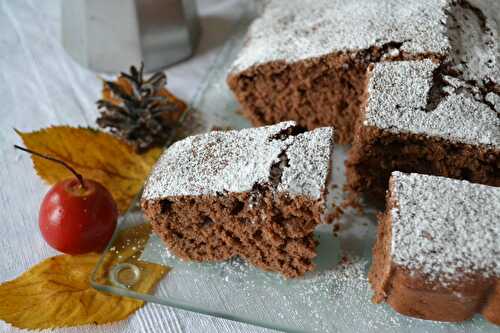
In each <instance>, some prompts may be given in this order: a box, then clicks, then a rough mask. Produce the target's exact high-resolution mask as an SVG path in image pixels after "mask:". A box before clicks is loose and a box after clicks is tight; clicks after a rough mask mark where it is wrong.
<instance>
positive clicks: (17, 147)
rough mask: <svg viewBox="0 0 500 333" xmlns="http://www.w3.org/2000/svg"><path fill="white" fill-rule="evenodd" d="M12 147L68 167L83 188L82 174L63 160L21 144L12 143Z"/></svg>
mask: <svg viewBox="0 0 500 333" xmlns="http://www.w3.org/2000/svg"><path fill="white" fill-rule="evenodd" d="M14 148H16V149H19V150H22V151H25V152H27V153H30V154H32V155H35V156H38V157H41V158H44V159H46V160H49V161H52V162H55V163H59V164H61V165H63V166H64V167H65V168H66V169H68V170H69V171H71V173H72V174H73V175H75V177H76V178H77V179H78V181H79V182H80V185H81V186H82V188H83V189H84V188H85V183H84V182H83V177H82V175H80V174H79V173H78V172H76V170H75V169H73V168H72V167H71V166H70V165H69V164H68V163H66V162H64V161H61V160H59V159H57V158H55V157H51V156H47V155H44V154H41V153H38V152H36V151H33V150H31V149H28V148H24V147H21V146H18V145H14Z"/></svg>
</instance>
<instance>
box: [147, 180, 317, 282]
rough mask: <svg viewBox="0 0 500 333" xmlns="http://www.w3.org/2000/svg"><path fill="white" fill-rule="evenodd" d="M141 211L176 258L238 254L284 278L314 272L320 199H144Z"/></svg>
mask: <svg viewBox="0 0 500 333" xmlns="http://www.w3.org/2000/svg"><path fill="white" fill-rule="evenodd" d="M143 208H144V211H145V212H146V215H147V216H148V218H149V219H150V221H151V223H152V226H153V229H154V230H155V232H156V233H157V234H158V235H160V237H161V238H162V239H163V240H164V241H165V243H166V244H167V246H168V248H169V249H170V250H171V251H172V252H173V253H174V254H175V255H177V256H178V257H180V258H183V259H190V260H196V261H207V260H208V261H219V260H226V259H229V258H231V257H234V256H241V257H243V258H245V259H246V260H248V261H249V262H251V263H252V264H253V265H255V266H258V267H260V268H262V269H264V270H269V271H277V272H280V273H282V274H283V275H285V276H286V277H296V276H300V275H303V274H304V273H305V272H307V271H310V270H312V269H313V268H314V264H313V263H312V259H313V258H314V257H315V256H316V251H315V247H316V244H317V242H316V241H315V240H314V238H313V231H314V227H315V226H316V225H317V224H318V223H319V222H320V215H321V211H322V204H321V201H320V200H311V199H309V198H306V197H300V196H299V197H294V198H291V197H289V196H288V195H286V194H284V193H283V194H277V193H275V192H271V191H268V190H267V189H255V190H254V191H252V192H250V193H229V194H224V195H220V196H210V195H203V196H179V197H171V198H169V199H168V200H167V199H164V200H148V201H145V202H143Z"/></svg>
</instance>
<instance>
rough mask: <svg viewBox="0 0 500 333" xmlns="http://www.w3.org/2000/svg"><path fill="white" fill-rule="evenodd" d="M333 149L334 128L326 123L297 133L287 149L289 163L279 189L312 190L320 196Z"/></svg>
mask: <svg viewBox="0 0 500 333" xmlns="http://www.w3.org/2000/svg"><path fill="white" fill-rule="evenodd" d="M332 149H333V128H332V127H323V128H318V129H316V130H314V131H311V132H305V133H301V134H299V135H297V136H296V137H295V138H294V140H293V143H292V144H291V145H290V146H289V147H288V149H287V150H286V155H287V157H288V167H287V168H285V169H284V170H283V174H282V176H281V183H280V184H279V185H278V191H280V192H288V193H293V194H298V195H301V194H304V192H305V193H308V194H309V195H310V196H312V197H315V198H319V197H320V196H321V192H322V191H323V189H324V188H323V186H321V185H322V184H325V183H326V179H327V177H328V169H329V163H325V161H329V160H330V157H331V155H332Z"/></svg>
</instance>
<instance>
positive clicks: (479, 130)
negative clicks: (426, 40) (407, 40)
mask: <svg viewBox="0 0 500 333" xmlns="http://www.w3.org/2000/svg"><path fill="white" fill-rule="evenodd" d="M437 66H438V65H436V64H434V63H433V62H432V61H431V60H421V61H398V62H385V63H378V64H376V65H374V68H373V71H372V73H371V77H370V80H369V83H368V94H369V97H368V101H367V106H366V109H365V119H364V125H368V126H375V127H378V128H382V129H385V130H388V131H390V132H395V133H398V132H406V133H414V134H424V135H428V136H437V137H439V138H443V139H446V140H451V141H455V142H462V143H468V144H473V145H477V144H482V145H491V146H496V147H499V146H500V118H499V117H498V115H497V113H496V112H495V110H493V109H491V108H490V107H489V106H488V105H487V104H485V103H484V102H481V101H479V100H477V99H475V98H474V96H471V95H468V94H466V93H465V92H462V93H461V92H455V91H450V94H449V95H448V96H446V97H445V98H444V99H443V100H442V101H441V102H440V103H439V105H438V106H437V108H436V109H434V110H427V109H426V107H427V96H428V94H429V91H430V89H431V86H432V84H433V81H432V80H433V79H432V76H433V71H434V70H435V69H436V68H437ZM456 80H459V79H456Z"/></svg>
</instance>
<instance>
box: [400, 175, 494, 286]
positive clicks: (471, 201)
mask: <svg viewBox="0 0 500 333" xmlns="http://www.w3.org/2000/svg"><path fill="white" fill-rule="evenodd" d="M392 184H393V185H392V186H393V188H392V197H393V198H394V199H395V202H396V205H397V207H395V208H393V209H392V211H391V215H392V243H391V256H392V260H393V262H394V263H396V264H398V265H401V266H403V267H407V268H409V269H411V270H418V271H421V272H423V273H424V274H427V275H428V276H429V277H430V278H432V279H436V280H438V281H440V282H442V283H443V284H445V285H446V283H448V282H450V281H454V280H456V279H457V278H460V277H461V276H463V274H467V273H482V274H484V275H486V276H492V275H496V276H500V188H498V187H492V186H486V185H481V184H473V183H469V182H467V181H463V180H455V179H450V178H445V177H436V176H428V175H421V174H414V173H413V174H404V173H401V172H393V173H392Z"/></svg>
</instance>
